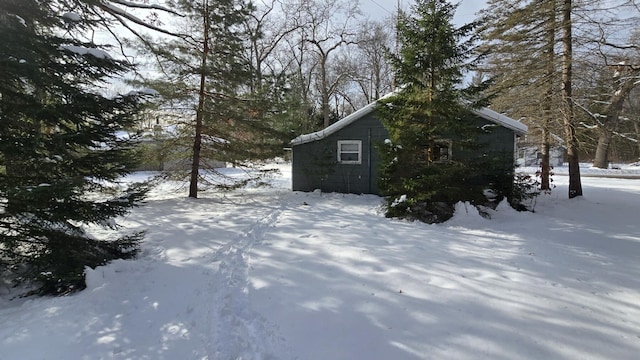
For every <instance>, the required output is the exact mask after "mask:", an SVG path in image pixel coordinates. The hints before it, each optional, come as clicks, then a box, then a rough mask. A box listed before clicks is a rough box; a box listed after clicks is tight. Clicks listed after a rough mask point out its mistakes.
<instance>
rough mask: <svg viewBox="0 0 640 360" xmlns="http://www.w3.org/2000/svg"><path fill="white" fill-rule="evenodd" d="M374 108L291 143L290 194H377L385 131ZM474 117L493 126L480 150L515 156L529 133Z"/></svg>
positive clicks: (505, 121)
mask: <svg viewBox="0 0 640 360" xmlns="http://www.w3.org/2000/svg"><path fill="white" fill-rule="evenodd" d="M374 107H375V103H372V104H369V105H367V106H365V107H364V108H362V109H360V110H358V111H356V112H354V113H353V114H351V115H349V116H347V117H345V118H344V119H342V120H340V121H338V122H336V123H334V124H332V125H330V126H329V127H327V128H325V129H324V130H321V131H318V132H315V133H311V134H306V135H301V136H298V137H297V138H295V139H293V140H292V141H291V145H292V152H293V164H292V183H293V190H294V191H314V190H316V189H319V190H321V191H323V192H338V193H353V194H379V189H378V168H379V157H378V153H377V150H376V144H380V143H383V142H384V141H385V139H387V137H388V132H387V129H385V127H384V126H383V125H382V123H381V122H380V121H379V120H378V119H376V117H375V116H374V115H375V113H374V111H373V110H374ZM472 113H473V114H474V115H475V116H476V117H477V121H478V126H479V127H491V131H490V132H487V133H486V134H485V135H483V139H481V141H482V142H483V143H485V144H487V145H486V146H487V148H485V149H482V150H478V151H486V150H491V151H499V152H503V153H507V154H511V158H515V154H516V138H517V137H518V136H522V135H525V134H526V133H527V126H526V125H524V124H522V123H520V122H518V121H515V120H513V119H511V118H509V117H507V116H504V115H502V114H499V113H497V112H495V111H493V110H490V109H487V108H482V109H477V110H473V111H472ZM449 151H451V150H449ZM453 152H455V146H453ZM450 155H451V156H455V154H450Z"/></svg>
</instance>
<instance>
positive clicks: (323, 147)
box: [292, 113, 388, 194]
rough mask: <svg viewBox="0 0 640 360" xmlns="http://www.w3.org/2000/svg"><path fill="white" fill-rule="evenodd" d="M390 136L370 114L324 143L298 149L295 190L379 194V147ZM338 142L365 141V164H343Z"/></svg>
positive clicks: (320, 142)
mask: <svg viewBox="0 0 640 360" xmlns="http://www.w3.org/2000/svg"><path fill="white" fill-rule="evenodd" d="M387 136H388V132H387V130H386V129H385V128H384V127H383V126H382V124H381V123H380V121H378V120H377V119H376V118H375V117H373V113H370V114H367V115H365V116H363V117H362V118H361V119H359V120H358V121H356V122H354V123H353V124H350V125H349V126H347V127H345V128H344V129H341V130H340V131H338V132H336V133H334V134H331V135H329V136H327V137H326V138H324V139H320V140H317V141H311V142H308V143H304V144H299V145H294V146H293V165H292V183H293V190H295V191H313V190H316V189H320V190H322V191H323V192H338V193H352V194H378V193H379V190H378V177H379V176H378V164H379V157H378V153H377V148H376V147H377V144H380V143H382V142H383V141H384V139H386V138H387ZM338 140H360V141H362V162H361V163H360V164H339V163H338Z"/></svg>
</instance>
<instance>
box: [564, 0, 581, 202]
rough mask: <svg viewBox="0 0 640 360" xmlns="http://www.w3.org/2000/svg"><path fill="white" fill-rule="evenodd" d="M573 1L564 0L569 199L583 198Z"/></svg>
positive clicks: (565, 115)
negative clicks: (573, 84) (574, 87)
mask: <svg viewBox="0 0 640 360" xmlns="http://www.w3.org/2000/svg"><path fill="white" fill-rule="evenodd" d="M571 10H572V1H571V0H564V3H563V8H562V32H563V34H562V103H563V114H562V115H563V122H564V130H565V137H566V145H567V160H568V162H569V199H572V198H575V197H577V196H582V182H581V179H580V159H579V155H578V138H577V137H576V126H575V115H574V109H573V94H572V89H571V82H572V76H573V74H572V71H573V69H572V62H573V44H572V40H573V35H572V20H571Z"/></svg>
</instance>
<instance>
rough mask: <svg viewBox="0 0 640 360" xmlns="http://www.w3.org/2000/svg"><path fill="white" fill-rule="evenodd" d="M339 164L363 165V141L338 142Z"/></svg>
mask: <svg viewBox="0 0 640 360" xmlns="http://www.w3.org/2000/svg"><path fill="white" fill-rule="evenodd" d="M338 163H340V164H361V163H362V141H360V140H339V141H338Z"/></svg>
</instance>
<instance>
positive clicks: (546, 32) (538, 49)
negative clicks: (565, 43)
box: [480, 0, 561, 190]
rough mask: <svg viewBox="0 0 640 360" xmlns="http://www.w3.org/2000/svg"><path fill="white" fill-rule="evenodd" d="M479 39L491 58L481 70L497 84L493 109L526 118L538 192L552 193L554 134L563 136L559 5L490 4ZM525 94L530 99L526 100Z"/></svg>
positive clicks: (500, 0) (547, 1)
mask: <svg viewBox="0 0 640 360" xmlns="http://www.w3.org/2000/svg"><path fill="white" fill-rule="evenodd" d="M487 5H488V7H487V9H486V10H484V11H483V12H482V21H483V26H482V27H481V29H480V33H481V35H482V38H483V40H484V43H485V45H484V46H485V47H486V48H487V49H488V50H487V51H488V53H489V54H490V55H489V58H488V60H487V61H486V63H485V64H484V65H483V66H482V67H483V70H484V71H485V72H486V73H487V74H488V75H489V76H490V77H491V78H492V79H493V80H494V81H493V85H492V86H491V87H490V88H489V92H491V93H496V94H497V96H496V97H495V98H494V99H493V106H494V108H495V109H496V110H498V111H501V112H505V113H507V114H509V115H510V116H512V117H513V118H517V119H519V118H525V121H526V122H527V123H528V125H529V128H530V129H531V131H530V137H536V138H537V140H538V141H539V144H540V153H541V155H542V158H541V162H540V167H541V169H540V170H541V171H540V175H541V179H540V187H541V189H542V190H550V189H551V183H550V174H551V167H550V164H549V160H550V158H549V151H550V147H551V144H552V142H551V140H552V134H553V133H554V132H555V133H557V134H560V133H561V125H560V124H559V123H558V122H555V121H554V120H556V119H558V118H560V117H561V111H560V108H561V107H560V96H557V94H558V93H559V90H560V82H559V78H560V72H559V71H558V70H557V68H558V67H559V66H558V61H559V58H560V56H559V55H558V54H557V52H556V50H555V49H556V45H557V44H558V43H559V39H558V33H559V31H558V28H559V20H558V17H559V8H558V1H557V0H541V1H534V2H531V1H527V0H517V1H512V0H489V1H488V2H487ZM522 94H526V96H522Z"/></svg>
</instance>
